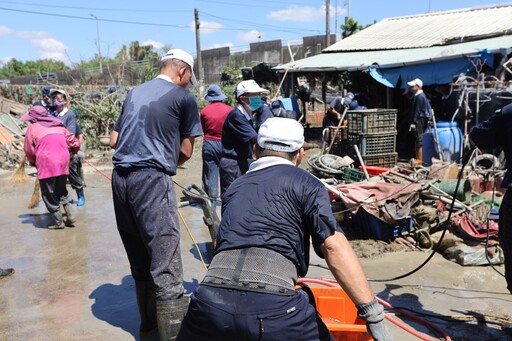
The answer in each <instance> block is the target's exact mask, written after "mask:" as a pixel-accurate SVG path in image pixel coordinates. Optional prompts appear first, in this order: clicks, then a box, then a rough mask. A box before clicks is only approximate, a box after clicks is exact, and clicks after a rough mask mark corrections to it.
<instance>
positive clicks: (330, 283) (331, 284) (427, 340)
mask: <svg viewBox="0 0 512 341" xmlns="http://www.w3.org/2000/svg"><path fill="white" fill-rule="evenodd" d="M297 283H314V284H321V285H324V286H327V287H339V285H338V283H337V282H336V281H335V280H333V279H324V280H322V279H317V278H299V279H298V280H297ZM377 300H378V301H379V302H380V303H381V304H382V305H383V306H385V307H387V308H390V309H393V310H394V311H396V312H398V313H399V314H401V315H404V316H406V317H408V318H410V319H411V320H414V321H416V322H419V323H421V324H423V325H425V326H427V327H428V328H430V329H431V330H434V331H435V332H437V333H438V334H439V335H441V337H442V338H444V339H445V340H446V341H451V338H450V337H449V336H448V335H446V333H445V332H443V331H442V330H441V329H440V328H438V327H437V326H435V325H433V324H432V323H430V322H428V321H426V320H424V319H422V318H420V317H418V316H416V315H414V314H411V313H409V312H406V311H403V310H400V309H397V308H394V307H393V306H392V305H391V304H390V303H388V302H387V301H385V300H383V299H382V298H379V297H377ZM385 316H386V320H388V321H389V322H391V323H393V324H395V325H396V326H398V327H400V328H402V329H403V330H405V331H406V332H408V333H409V334H411V335H414V336H416V337H417V338H419V339H421V340H425V341H431V340H432V338H431V337H428V336H427V335H425V334H423V333H421V332H419V331H417V330H416V329H414V328H412V327H411V326H409V325H407V324H405V323H403V322H401V321H399V320H398V319H396V318H394V317H392V316H391V315H388V314H386V315H385Z"/></svg>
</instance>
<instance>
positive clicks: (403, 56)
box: [274, 35, 512, 72]
mask: <svg viewBox="0 0 512 341" xmlns="http://www.w3.org/2000/svg"><path fill="white" fill-rule="evenodd" d="M511 48H512V35H509V36H502V37H495V38H488V39H481V40H477V41H470V42H466V43H460V44H453V45H446V46H433V47H427V48H415V49H400V50H385V51H353V52H338V53H322V54H319V55H316V56H313V57H310V58H304V59H300V60H297V61H295V62H291V63H287V64H283V65H278V66H276V67H275V68H274V69H276V70H287V69H288V71H289V72H294V71H295V72H298V71H306V72H315V71H347V70H348V71H356V70H365V69H367V68H368V66H371V65H373V64H378V65H379V67H380V68H391V67H399V66H405V65H415V64H422V63H425V62H434V61H441V60H448V59H453V58H457V57H461V56H471V55H474V54H475V53H477V52H478V51H480V50H483V49H487V51H488V52H493V53H495V52H499V51H501V50H506V49H511ZM502 52H503V54H507V53H510V51H508V52H507V51H502Z"/></svg>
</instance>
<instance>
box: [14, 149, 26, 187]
mask: <svg viewBox="0 0 512 341" xmlns="http://www.w3.org/2000/svg"><path fill="white" fill-rule="evenodd" d="M26 159H27V157H26V156H25V155H23V159H22V160H21V163H20V165H19V166H18V168H16V170H15V171H14V172H13V173H12V174H11V181H12V182H16V183H22V182H27V181H28V176H27V174H26V173H25V160H26Z"/></svg>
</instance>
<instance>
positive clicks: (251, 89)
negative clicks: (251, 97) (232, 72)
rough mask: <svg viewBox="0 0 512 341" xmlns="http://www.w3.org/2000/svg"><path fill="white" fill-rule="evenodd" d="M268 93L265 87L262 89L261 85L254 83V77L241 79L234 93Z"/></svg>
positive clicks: (237, 94)
mask: <svg viewBox="0 0 512 341" xmlns="http://www.w3.org/2000/svg"><path fill="white" fill-rule="evenodd" d="M252 93H254V94H257V93H259V94H269V93H270V91H268V90H267V89H263V88H262V87H261V86H259V85H258V83H256V81H255V80H254V79H249V80H246V81H241V82H240V83H238V85H237V86H236V90H235V95H236V97H240V96H242V95H243V94H252Z"/></svg>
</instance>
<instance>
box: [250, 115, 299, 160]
mask: <svg viewBox="0 0 512 341" xmlns="http://www.w3.org/2000/svg"><path fill="white" fill-rule="evenodd" d="M258 145H259V146H260V147H261V148H264V149H269V150H274V151H278V152H294V151H297V150H299V149H300V147H302V146H303V145H304V127H302V125H301V124H300V123H299V122H297V121H295V120H292V119H290V118H282V117H271V118H268V119H267V120H265V122H263V124H262V125H261V127H260V130H259V131H258Z"/></svg>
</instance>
